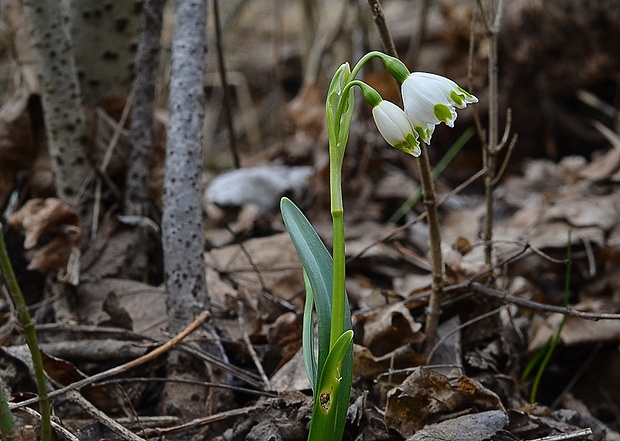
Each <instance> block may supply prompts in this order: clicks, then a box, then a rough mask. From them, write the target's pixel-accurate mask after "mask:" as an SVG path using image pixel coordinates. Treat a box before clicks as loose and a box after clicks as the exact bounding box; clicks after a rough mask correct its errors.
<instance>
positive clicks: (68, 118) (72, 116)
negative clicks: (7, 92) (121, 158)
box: [23, 0, 91, 207]
mask: <svg viewBox="0 0 620 441" xmlns="http://www.w3.org/2000/svg"><path fill="white" fill-rule="evenodd" d="M23 6H24V12H25V13H26V20H27V21H28V27H29V30H30V42H31V45H32V50H33V55H34V63H35V69H36V72H37V78H38V81H39V90H40V93H41V101H42V106H43V113H44V118H45V126H46V133H47V143H48V149H49V152H50V156H51V159H52V168H53V171H54V183H55V186H56V192H57V194H58V197H59V198H60V199H62V200H64V201H66V202H68V203H70V204H71V205H73V206H75V207H78V206H84V205H85V204H87V203H90V202H91V201H90V198H89V197H88V194H86V195H82V196H81V200H80V201H78V198H77V197H78V193H79V190H80V187H81V186H82V183H83V182H84V180H85V178H86V176H87V174H88V172H89V169H90V167H89V162H88V160H87V155H86V148H85V147H86V126H85V118H84V111H83V109H82V102H81V98H80V87H79V83H78V78H77V71H76V67H75V59H74V56H73V46H72V42H71V37H70V34H69V29H68V16H67V14H66V11H65V8H64V6H63V4H62V2H61V1H60V0H56V1H53V0H46V1H40V0H24V2H23Z"/></svg>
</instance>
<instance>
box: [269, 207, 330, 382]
mask: <svg viewBox="0 0 620 441" xmlns="http://www.w3.org/2000/svg"><path fill="white" fill-rule="evenodd" d="M280 210H281V212H282V219H283V220H284V225H285V226H286V229H287V231H288V234H289V236H290V237H291V240H292V241H293V245H294V246H295V250H296V251H297V255H298V256H299V259H300V260H301V264H302V265H303V268H304V270H305V272H306V275H307V277H308V280H309V281H310V286H311V288H312V293H313V294H314V304H315V307H316V319H317V324H318V337H319V338H318V340H319V358H318V363H317V364H318V366H319V368H320V366H323V364H325V360H326V359H327V354H328V353H329V331H330V319H331V314H332V300H331V291H332V276H333V274H332V272H333V263H332V257H331V255H330V254H329V251H327V248H325V244H323V241H322V240H321V238H320V237H319V235H318V234H317V233H316V231H315V230H314V227H312V225H311V224H310V222H309V221H308V219H307V218H306V216H304V214H303V213H302V212H301V210H299V208H297V205H295V204H294V203H293V201H291V200H290V199H287V198H282V200H281V201H280ZM308 300H310V301H312V299H308ZM312 356H314V355H312ZM306 369H307V367H306ZM316 380H317V379H316V378H315V381H314V382H313V381H312V379H311V380H310V382H311V383H314V384H316ZM313 392H315V393H316V390H313Z"/></svg>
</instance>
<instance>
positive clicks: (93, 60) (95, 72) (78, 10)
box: [48, 0, 143, 103]
mask: <svg viewBox="0 0 620 441" xmlns="http://www.w3.org/2000/svg"><path fill="white" fill-rule="evenodd" d="M48 1H49V0H48ZM63 1H64V3H65V4H66V5H67V6H68V11H69V14H70V17H69V19H70V22H71V34H72V36H73V44H74V52H75V59H76V62H77V66H78V74H79V79H80V87H81V90H82V99H83V100H84V102H85V103H91V102H94V101H96V100H97V99H98V98H101V97H102V96H104V95H108V94H116V95H121V96H127V95H128V94H129V89H130V88H131V84H132V81H133V74H134V69H133V63H134V59H135V57H136V50H137V47H138V30H139V28H140V19H141V14H142V8H143V0H63Z"/></svg>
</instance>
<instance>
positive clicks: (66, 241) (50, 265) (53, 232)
mask: <svg viewBox="0 0 620 441" xmlns="http://www.w3.org/2000/svg"><path fill="white" fill-rule="evenodd" d="M9 224H10V225H11V226H12V227H13V228H15V229H18V230H22V231H24V233H25V235H26V238H25V241H24V248H25V249H27V250H30V249H33V248H35V247H36V246H37V245H38V244H39V242H40V240H41V239H42V238H43V237H44V236H46V237H50V241H49V242H47V243H46V244H45V245H43V246H42V247H40V248H39V249H37V250H36V251H35V253H34V255H33V257H32V260H31V261H30V265H29V266H28V269H31V270H34V269H36V270H56V269H64V268H66V267H67V264H68V263H69V259H70V257H71V254H72V253H74V252H75V251H79V247H80V240H81V234H82V230H81V221H80V216H79V215H78V213H77V212H76V211H75V210H74V209H73V208H71V207H70V206H69V205H68V204H66V203H65V202H63V201H61V200H60V199H56V198H47V199H31V200H29V201H28V202H27V203H26V204H25V205H24V206H23V207H22V208H21V209H19V210H18V211H17V212H15V214H14V215H13V216H11V217H10V218H9Z"/></svg>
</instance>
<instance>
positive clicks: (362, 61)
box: [350, 51, 385, 78]
mask: <svg viewBox="0 0 620 441" xmlns="http://www.w3.org/2000/svg"><path fill="white" fill-rule="evenodd" d="M384 56H385V54H384V53H383V52H379V51H371V52H368V53H367V54H366V55H364V56H363V57H362V58H360V59H359V61H358V62H357V64H356V65H355V66H354V67H353V69H352V70H351V75H350V78H355V77H356V76H357V74H358V73H359V72H360V70H361V69H362V67H363V66H364V64H366V62H367V61H368V60H370V59H371V58H373V57H379V58H381V57H384Z"/></svg>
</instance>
